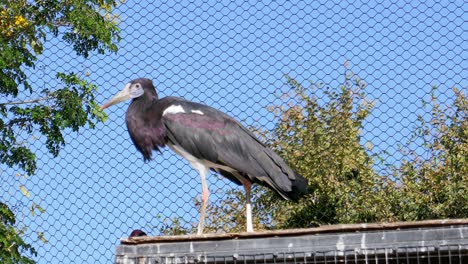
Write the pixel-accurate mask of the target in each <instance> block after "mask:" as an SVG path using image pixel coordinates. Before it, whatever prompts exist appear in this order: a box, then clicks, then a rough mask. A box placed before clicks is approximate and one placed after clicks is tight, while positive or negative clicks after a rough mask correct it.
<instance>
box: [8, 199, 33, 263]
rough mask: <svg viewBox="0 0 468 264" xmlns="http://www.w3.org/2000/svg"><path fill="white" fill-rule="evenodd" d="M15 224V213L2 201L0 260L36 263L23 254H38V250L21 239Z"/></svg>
mask: <svg viewBox="0 0 468 264" xmlns="http://www.w3.org/2000/svg"><path fill="white" fill-rule="evenodd" d="M14 225H15V215H14V214H13V212H12V211H11V210H10V209H9V208H8V207H7V205H6V204H4V203H1V202H0V234H1V235H0V262H1V263H5V264H9V263H24V264H27V263H34V261H33V260H31V259H29V258H27V257H25V256H23V254H24V253H28V254H31V255H36V251H35V250H34V248H32V246H31V245H29V244H26V243H25V242H24V241H23V239H21V237H20V234H19V233H18V231H17V230H16V229H15V227H14Z"/></svg>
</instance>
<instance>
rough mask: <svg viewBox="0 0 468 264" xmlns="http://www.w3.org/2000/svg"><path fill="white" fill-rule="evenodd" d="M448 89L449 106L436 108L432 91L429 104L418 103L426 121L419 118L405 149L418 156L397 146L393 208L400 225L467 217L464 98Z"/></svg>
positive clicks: (467, 113)
mask: <svg viewBox="0 0 468 264" xmlns="http://www.w3.org/2000/svg"><path fill="white" fill-rule="evenodd" d="M452 90H453V92H454V94H455V100H454V102H453V105H451V106H443V105H441V103H440V102H439V100H438V98H437V96H436V92H437V89H436V87H434V88H433V90H432V93H431V100H430V102H424V101H423V107H427V106H429V107H430V118H429V120H426V119H425V118H424V116H419V118H418V125H417V127H416V129H415V131H414V135H413V137H412V138H411V139H410V141H409V142H408V144H407V146H410V145H411V143H416V144H417V145H418V148H419V150H420V151H419V152H418V151H415V150H411V149H410V148H409V147H407V146H406V147H402V149H403V151H404V154H406V158H405V159H404V160H403V162H402V165H401V166H400V167H399V168H398V169H395V178H396V179H397V182H398V188H397V189H396V194H395V195H394V196H395V197H396V198H398V199H396V200H394V203H393V207H394V209H393V210H394V211H395V214H397V215H398V218H399V219H400V220H403V221H415V220H422V219H441V218H466V217H468V177H467V175H468V99H467V97H466V96H465V95H464V94H463V92H462V91H460V90H458V89H456V88H453V89H452ZM418 143H419V144H418ZM421 149H422V150H423V151H422V152H421ZM418 153H420V154H418Z"/></svg>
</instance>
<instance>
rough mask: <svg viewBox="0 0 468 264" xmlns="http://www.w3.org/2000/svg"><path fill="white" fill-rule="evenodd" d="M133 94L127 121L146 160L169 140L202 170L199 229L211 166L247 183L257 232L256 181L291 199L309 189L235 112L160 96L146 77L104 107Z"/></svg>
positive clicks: (248, 205)
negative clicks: (253, 201)
mask: <svg viewBox="0 0 468 264" xmlns="http://www.w3.org/2000/svg"><path fill="white" fill-rule="evenodd" d="M129 99H132V102H131V104H130V106H129V107H128V110H127V113H126V117H125V121H126V124H127V129H128V132H129V134H130V137H131V139H132V141H133V143H134V144H135V146H136V148H137V149H138V150H139V151H140V152H141V153H142V154H143V158H144V160H145V161H148V160H150V159H151V155H152V151H153V150H158V151H159V148H162V147H165V146H168V147H169V148H171V149H172V150H173V151H174V152H175V153H177V154H179V155H180V156H182V157H183V158H185V159H186V160H187V161H188V162H189V163H190V164H191V165H192V167H193V168H194V169H196V170H197V171H198V172H199V174H200V178H201V185H202V195H201V201H202V203H201V208H200V221H199V224H198V232H197V234H199V235H200V234H202V233H203V228H204V221H205V213H206V208H207V205H208V196H209V191H208V186H207V183H206V176H207V174H208V172H209V170H212V171H215V172H217V173H220V174H221V175H223V176H225V177H226V178H228V179H229V180H231V181H232V182H234V183H236V184H238V185H243V186H244V189H245V192H246V217H247V232H253V224H252V207H251V201H250V200H251V198H250V192H251V186H252V183H258V184H261V185H263V186H266V187H268V188H270V189H272V190H274V191H275V192H277V193H278V194H279V195H281V196H282V197H283V198H284V199H287V200H290V199H296V198H298V197H299V196H300V195H302V194H305V193H306V192H307V181H306V180H305V179H304V178H303V177H302V176H301V175H299V174H298V173H296V172H294V171H293V170H292V169H291V168H290V167H289V166H288V165H287V164H286V163H285V162H284V160H283V159H282V158H281V157H279V156H278V155H277V154H276V153H275V152H273V151H272V150H271V149H269V148H267V147H266V146H265V145H264V144H263V143H262V142H260V141H259V140H258V139H257V138H256V137H255V135H254V134H253V133H252V132H250V131H249V130H248V129H247V128H245V127H244V126H242V125H241V124H240V123H239V122H238V121H236V120H235V119H233V118H232V117H230V116H228V115H226V114H224V113H222V112H220V111H218V110H216V109H214V108H212V107H209V106H206V105H203V104H199V103H195V102H190V101H187V100H185V99H182V98H178V97H172V96H170V97H165V98H162V99H159V98H158V94H157V92H156V90H155V88H154V86H153V82H152V81H151V80H149V79H145V78H140V79H136V80H133V81H131V82H129V83H128V84H127V85H125V87H124V88H123V89H122V90H121V91H120V92H118V93H117V94H116V95H115V96H114V97H112V98H111V99H110V100H109V101H108V102H107V103H105V104H104V105H103V106H102V107H101V110H103V109H105V108H107V107H109V106H111V105H114V104H117V103H119V102H123V101H125V100H129Z"/></svg>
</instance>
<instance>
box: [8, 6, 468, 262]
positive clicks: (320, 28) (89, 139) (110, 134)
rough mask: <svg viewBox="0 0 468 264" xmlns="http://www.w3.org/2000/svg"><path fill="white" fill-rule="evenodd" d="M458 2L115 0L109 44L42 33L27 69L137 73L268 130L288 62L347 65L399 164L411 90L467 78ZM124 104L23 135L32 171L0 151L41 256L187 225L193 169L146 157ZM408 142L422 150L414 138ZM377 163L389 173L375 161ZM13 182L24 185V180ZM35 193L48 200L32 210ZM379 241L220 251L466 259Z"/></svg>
mask: <svg viewBox="0 0 468 264" xmlns="http://www.w3.org/2000/svg"><path fill="white" fill-rule="evenodd" d="M371 2H372V1H371ZM467 7H468V5H467V4H466V3H465V2H464V1H444V2H440V3H435V2H432V1H425V2H420V1H385V2H382V3H369V2H368V1H351V2H349V1H180V2H179V1H177V2H176V1H167V2H166V1H127V2H124V3H121V4H120V5H119V6H118V7H117V9H116V13H117V14H118V16H119V19H120V20H121V22H120V27H121V29H122V32H121V36H122V41H121V42H120V44H119V51H118V52H117V53H116V54H107V55H98V54H93V55H92V56H90V58H89V59H87V60H84V59H82V58H79V57H77V56H76V55H75V53H74V52H73V51H72V50H71V49H70V48H69V47H67V46H64V45H63V43H60V42H58V41H52V42H49V43H47V45H46V46H45V47H44V54H43V55H42V56H41V59H40V61H39V62H38V64H37V65H36V68H35V69H30V70H28V74H29V76H30V77H31V79H32V80H34V82H32V83H34V85H35V86H36V87H39V89H41V88H48V89H50V88H53V87H57V86H59V85H60V84H59V83H57V81H56V80H55V73H56V72H58V71H63V72H77V73H79V74H80V75H81V76H87V77H86V78H87V79H88V80H89V81H91V82H93V83H95V84H97V85H98V87H99V94H98V95H97V100H98V101H102V102H104V101H106V100H107V99H108V98H109V97H110V96H111V95H112V94H114V93H115V92H117V90H119V88H121V87H122V86H123V85H124V84H125V83H126V82H127V81H129V80H131V79H134V78H137V77H147V78H151V79H153V81H154V83H155V86H156V88H157V89H158V91H159V93H160V96H161V97H164V96H169V95H175V96H180V97H184V98H186V99H189V100H193V101H196V102H203V103H204V104H207V105H210V106H213V107H215V108H217V109H220V110H222V111H223V112H226V113H228V114H230V115H232V116H235V117H236V119H238V120H240V121H241V122H242V123H243V124H245V125H246V126H255V127H262V128H264V129H266V130H271V129H273V128H274V126H275V124H276V123H277V122H278V119H277V117H275V115H274V114H273V113H272V112H270V111H268V107H269V106H271V105H284V102H283V101H282V100H281V98H280V97H279V96H278V95H283V94H287V93H288V92H290V87H289V86H288V85H286V84H285V82H286V81H285V79H284V77H283V75H284V74H285V73H286V74H289V75H290V76H293V77H295V78H297V79H298V80H300V81H304V82H305V81H306V80H309V79H314V80H319V81H321V82H323V83H326V84H327V85H329V86H330V87H339V85H340V84H342V82H343V73H344V72H345V70H346V69H348V68H349V69H352V71H353V72H355V73H356V74H358V75H359V76H360V78H362V79H363V80H365V81H366V83H367V84H368V90H367V91H368V96H369V97H371V98H372V99H375V100H376V102H377V103H376V105H375V108H374V109H373V111H372V113H371V116H370V117H369V119H368V120H367V121H366V123H365V126H364V129H363V131H362V133H361V134H362V140H361V141H362V142H372V144H373V146H374V148H373V151H374V152H375V153H380V152H382V151H385V153H387V156H386V160H385V162H386V163H389V164H398V163H401V161H402V159H403V158H404V155H403V154H402V152H401V149H400V147H399V145H401V144H404V142H406V141H407V140H408V139H409V138H410V137H411V133H412V131H413V128H414V126H415V123H416V122H417V119H418V115H430V112H428V111H429V110H428V109H426V108H424V107H422V105H421V104H420V102H421V100H428V99H430V92H431V86H433V85H437V86H438V87H439V88H438V98H439V100H441V103H450V102H453V100H454V96H453V93H452V92H451V90H450V89H451V88H452V87H459V88H461V89H462V90H463V89H465V91H466V87H468V83H467V79H466V76H468V72H467V65H468V64H467V63H466V60H467V57H468V53H467V47H468V45H467V36H468V34H467V29H468V26H467V23H466V20H467V19H466V18H467V10H466V9H467ZM126 108H127V105H120V106H115V107H114V108H113V109H112V110H110V111H109V112H108V115H109V120H108V121H107V122H106V123H105V124H98V125H97V127H96V129H93V130H91V129H81V130H80V131H79V133H74V132H72V131H67V132H66V138H65V140H66V143H67V144H66V146H64V147H63V149H62V150H61V151H60V154H59V156H58V157H56V158H53V157H52V156H51V155H50V154H49V153H48V152H47V150H46V148H45V147H44V142H45V139H44V138H41V137H40V136H39V135H25V136H24V140H25V141H27V142H28V143H29V144H30V146H31V148H32V149H33V150H34V151H35V152H36V153H37V157H38V170H37V172H36V174H35V175H34V176H32V177H26V176H23V175H21V174H17V173H18V171H17V169H16V168H6V167H5V166H3V165H2V181H3V183H2V184H1V187H0V190H1V191H0V192H1V193H3V194H2V200H5V201H6V203H7V204H9V205H11V206H12V208H14V211H15V213H16V215H17V218H18V221H19V223H18V225H19V226H20V227H26V231H25V235H24V236H25V239H26V241H28V242H30V243H32V244H33V246H34V247H35V248H36V249H37V251H38V256H37V257H36V259H37V261H38V262H39V263H109V262H112V261H113V260H114V257H113V253H114V246H115V245H116V244H117V243H118V238H120V237H125V236H128V235H129V234H130V232H131V230H133V229H136V228H142V229H144V230H146V231H147V232H148V233H150V234H152V235H157V232H158V230H160V229H161V228H162V227H164V226H167V225H169V226H170V225H171V224H173V219H175V218H178V219H179V220H178V221H180V225H182V226H189V227H190V226H196V224H197V222H198V211H197V207H196V202H195V198H198V196H199V190H200V186H199V180H198V174H197V173H196V171H194V170H193V169H192V168H190V167H189V166H188V165H187V163H186V162H184V161H182V160H181V159H180V158H178V157H177V156H175V155H174V154H173V153H171V152H170V151H167V150H163V152H162V153H161V154H157V155H156V157H155V159H154V160H153V161H151V162H149V163H144V162H143V160H142V157H141V155H140V154H139V153H138V152H137V151H136V149H135V147H134V146H133V145H132V143H131V141H130V138H129V136H128V133H127V131H126V127H125V124H124V115H125V110H126ZM415 144H416V147H415V149H416V151H418V149H417V146H419V145H421V144H422V143H421V142H416V143H415ZM418 144H419V145H418ZM375 166H376V169H377V170H380V171H382V172H383V173H385V172H386V171H387V173H390V172H389V171H388V168H387V167H386V166H385V165H384V164H376V165H375ZM15 175H17V176H15ZM18 175H19V176H18ZM208 180H209V185H210V189H211V192H212V195H211V198H210V200H211V202H216V201H219V200H222V199H223V197H224V196H225V190H229V189H235V188H238V187H236V186H235V185H233V184H231V183H229V182H228V181H227V180H224V179H222V178H219V177H215V176H213V175H212V176H210V177H209V179H208ZM20 185H22V186H24V187H25V188H26V189H27V190H29V192H30V193H31V197H25V196H24V195H22V194H21V192H20V191H19V186H20ZM33 203H34V204H38V205H40V206H41V207H42V208H43V209H44V210H45V212H43V213H40V212H38V211H37V210H35V209H34V208H32V210H30V208H31V205H32V204H33ZM31 211H34V213H31ZM239 214H242V212H239ZM211 221H216V220H211ZM382 250H383V251H381V250H377V249H376V250H375V251H374V253H369V254H363V253H358V252H353V253H352V254H350V255H348V254H344V255H337V253H336V252H322V253H318V252H314V253H313V254H309V255H307V254H305V253H304V254H305V255H303V256H293V257H292V259H290V258H289V257H288V256H289V255H287V254H286V253H285V255H284V256H281V257H280V258H279V259H276V260H275V259H274V261H273V262H270V258H268V260H266V259H265V258H264V256H253V257H254V260H253V261H252V260H251V258H250V257H249V256H239V258H237V259H226V260H224V261H222V262H224V263H238V262H242V263H259V262H260V263H337V262H340V263H342V262H344V263H462V260H463V261H465V263H466V260H467V257H466V250H465V251H463V252H460V251H459V249H453V248H451V247H446V248H441V249H436V250H435V252H436V253H434V254H435V255H433V253H432V252H434V251H430V250H428V251H421V250H420V249H417V250H415V251H412V250H411V249H406V248H399V249H382ZM428 252H431V253H428ZM330 254H331V255H330ZM416 259H417V260H416ZM421 259H424V260H421ZM435 259H443V261H442V262H440V261H439V262H433V260H435ZM426 260H427V261H426ZM163 262H166V261H163ZM176 262H177V263H180V262H184V261H174V263H176ZM185 262H186V261H185ZM188 262H191V261H188ZM207 262H210V261H209V260H208V261H207ZM135 263H138V262H137V261H135ZM145 263H146V262H145ZM168 263H172V262H171V261H169V262H168Z"/></svg>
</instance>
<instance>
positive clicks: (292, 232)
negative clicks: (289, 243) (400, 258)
mask: <svg viewBox="0 0 468 264" xmlns="http://www.w3.org/2000/svg"><path fill="white" fill-rule="evenodd" d="M460 225H466V226H468V219H445V220H426V221H415V222H394V223H371V224H340V225H326V226H320V227H314V228H302V229H288V230H271V231H257V232H253V233H247V232H243V233H216V234H203V235H201V236H198V235H178V236H146V237H132V238H122V239H121V240H120V242H121V244H122V245H138V244H151V243H171V242H174V243H176V242H191V241H213V240H231V239H241V238H242V239H248V238H266V237H288V236H301V235H313V234H325V233H340V232H363V231H384V230H399V229H409V228H430V227H447V226H460Z"/></svg>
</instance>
